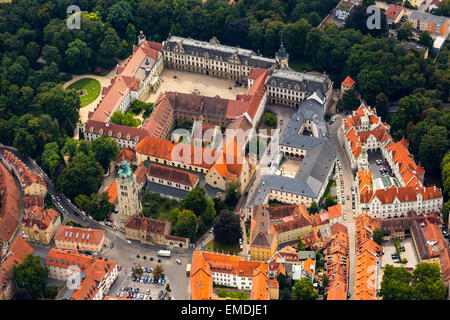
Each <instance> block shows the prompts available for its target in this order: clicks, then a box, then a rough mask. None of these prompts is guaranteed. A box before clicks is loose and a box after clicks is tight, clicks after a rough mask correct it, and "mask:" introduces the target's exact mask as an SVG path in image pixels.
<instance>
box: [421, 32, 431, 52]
mask: <svg viewBox="0 0 450 320" xmlns="http://www.w3.org/2000/svg"><path fill="white" fill-rule="evenodd" d="M419 43H420V44H421V45H423V46H424V47H427V48H428V49H431V48H432V47H433V38H432V37H431V36H430V34H429V33H428V32H426V31H420V36H419Z"/></svg>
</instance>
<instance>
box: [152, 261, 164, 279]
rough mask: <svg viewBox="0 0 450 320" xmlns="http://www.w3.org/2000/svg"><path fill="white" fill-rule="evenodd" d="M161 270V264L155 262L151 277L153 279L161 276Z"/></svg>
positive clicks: (162, 270)
mask: <svg viewBox="0 0 450 320" xmlns="http://www.w3.org/2000/svg"><path fill="white" fill-rule="evenodd" d="M163 272H164V269H163V267H161V265H159V264H157V265H156V266H155V268H154V269H153V277H154V278H155V279H159V278H161V274H163Z"/></svg>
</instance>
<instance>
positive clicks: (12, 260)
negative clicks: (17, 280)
mask: <svg viewBox="0 0 450 320" xmlns="http://www.w3.org/2000/svg"><path fill="white" fill-rule="evenodd" d="M33 251H34V250H33V248H31V247H30V245H29V244H28V243H27V242H26V241H25V240H24V239H23V238H22V237H21V236H18V237H17V239H16V240H15V241H14V242H13V243H12V245H11V246H10V248H9V250H8V252H7V253H6V255H5V257H3V259H2V260H1V261H0V293H1V292H2V291H3V290H4V286H7V285H8V284H9V282H10V281H11V279H12V270H13V267H15V266H17V265H19V264H21V263H22V262H23V260H24V259H25V257H26V256H27V255H29V254H32V253H33Z"/></svg>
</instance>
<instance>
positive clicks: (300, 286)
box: [292, 278, 318, 300]
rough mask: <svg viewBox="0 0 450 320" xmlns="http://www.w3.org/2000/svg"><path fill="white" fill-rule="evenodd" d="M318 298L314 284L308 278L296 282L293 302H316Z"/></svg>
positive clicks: (293, 290)
mask: <svg viewBox="0 0 450 320" xmlns="http://www.w3.org/2000/svg"><path fill="white" fill-rule="evenodd" d="M317 296H318V294H317V292H316V291H315V290H314V287H313V284H312V282H311V281H310V280H308V279H307V278H301V279H300V280H297V281H296V282H295V285H294V288H293V289H292V300H316V299H317Z"/></svg>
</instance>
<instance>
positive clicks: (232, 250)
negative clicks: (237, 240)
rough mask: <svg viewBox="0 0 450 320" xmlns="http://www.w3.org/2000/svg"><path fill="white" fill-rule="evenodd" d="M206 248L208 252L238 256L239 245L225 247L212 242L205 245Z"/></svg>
mask: <svg viewBox="0 0 450 320" xmlns="http://www.w3.org/2000/svg"><path fill="white" fill-rule="evenodd" d="M206 248H207V249H209V250H213V251H217V252H219V253H222V251H223V252H224V253H230V254H236V255H239V244H235V245H231V246H227V245H223V244H220V243H218V242H216V241H214V240H212V241H211V242H209V243H208V244H207V245H206Z"/></svg>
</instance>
